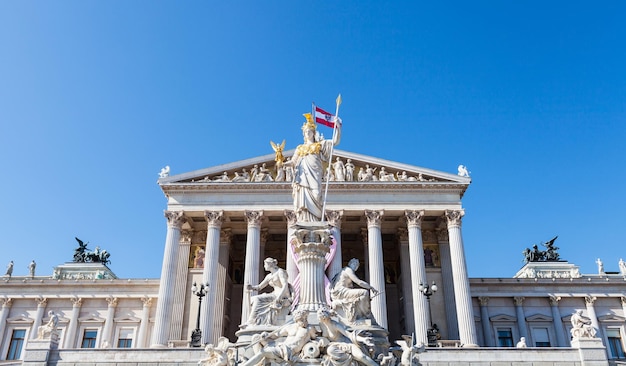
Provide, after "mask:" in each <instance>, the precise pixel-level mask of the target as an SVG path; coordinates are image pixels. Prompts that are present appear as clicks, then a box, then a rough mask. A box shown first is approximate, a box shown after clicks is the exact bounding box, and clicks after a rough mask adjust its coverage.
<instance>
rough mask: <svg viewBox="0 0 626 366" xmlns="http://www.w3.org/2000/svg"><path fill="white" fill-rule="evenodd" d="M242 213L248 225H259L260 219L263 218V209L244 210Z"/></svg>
mask: <svg viewBox="0 0 626 366" xmlns="http://www.w3.org/2000/svg"><path fill="white" fill-rule="evenodd" d="M244 214H245V215H246V220H247V221H248V227H261V221H262V220H263V210H260V211H251V210H246V211H245V212H244Z"/></svg>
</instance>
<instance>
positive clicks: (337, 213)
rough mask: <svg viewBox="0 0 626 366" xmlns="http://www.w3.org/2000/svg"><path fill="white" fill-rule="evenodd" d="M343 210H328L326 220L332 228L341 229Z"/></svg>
mask: <svg viewBox="0 0 626 366" xmlns="http://www.w3.org/2000/svg"><path fill="white" fill-rule="evenodd" d="M342 218H343V210H326V220H327V221H328V223H329V224H330V225H331V226H334V227H336V228H337V229H341V219H342Z"/></svg>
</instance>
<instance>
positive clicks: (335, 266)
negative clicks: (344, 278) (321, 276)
mask: <svg viewBox="0 0 626 366" xmlns="http://www.w3.org/2000/svg"><path fill="white" fill-rule="evenodd" d="M342 218H343V210H336V211H329V210H326V220H328V223H329V224H330V227H331V228H330V232H331V234H332V236H333V238H334V239H335V244H336V246H335V255H334V256H333V259H332V260H331V261H330V265H329V266H328V268H327V269H326V274H327V276H328V278H329V279H332V278H333V277H335V275H336V274H337V273H339V271H341V268H342V265H341V263H342V258H341V219H342Z"/></svg>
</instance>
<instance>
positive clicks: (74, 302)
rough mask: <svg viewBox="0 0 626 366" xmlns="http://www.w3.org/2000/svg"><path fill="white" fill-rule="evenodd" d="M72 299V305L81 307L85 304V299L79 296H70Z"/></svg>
mask: <svg viewBox="0 0 626 366" xmlns="http://www.w3.org/2000/svg"><path fill="white" fill-rule="evenodd" d="M70 301H71V302H72V307H75V308H79V307H81V306H82V305H83V299H82V298H80V297H78V296H72V297H70Z"/></svg>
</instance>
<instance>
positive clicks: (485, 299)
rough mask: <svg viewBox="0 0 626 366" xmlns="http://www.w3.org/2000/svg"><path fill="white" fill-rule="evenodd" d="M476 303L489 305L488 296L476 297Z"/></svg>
mask: <svg viewBox="0 0 626 366" xmlns="http://www.w3.org/2000/svg"><path fill="white" fill-rule="evenodd" d="M478 304H480V306H487V305H489V296H480V297H478Z"/></svg>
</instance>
